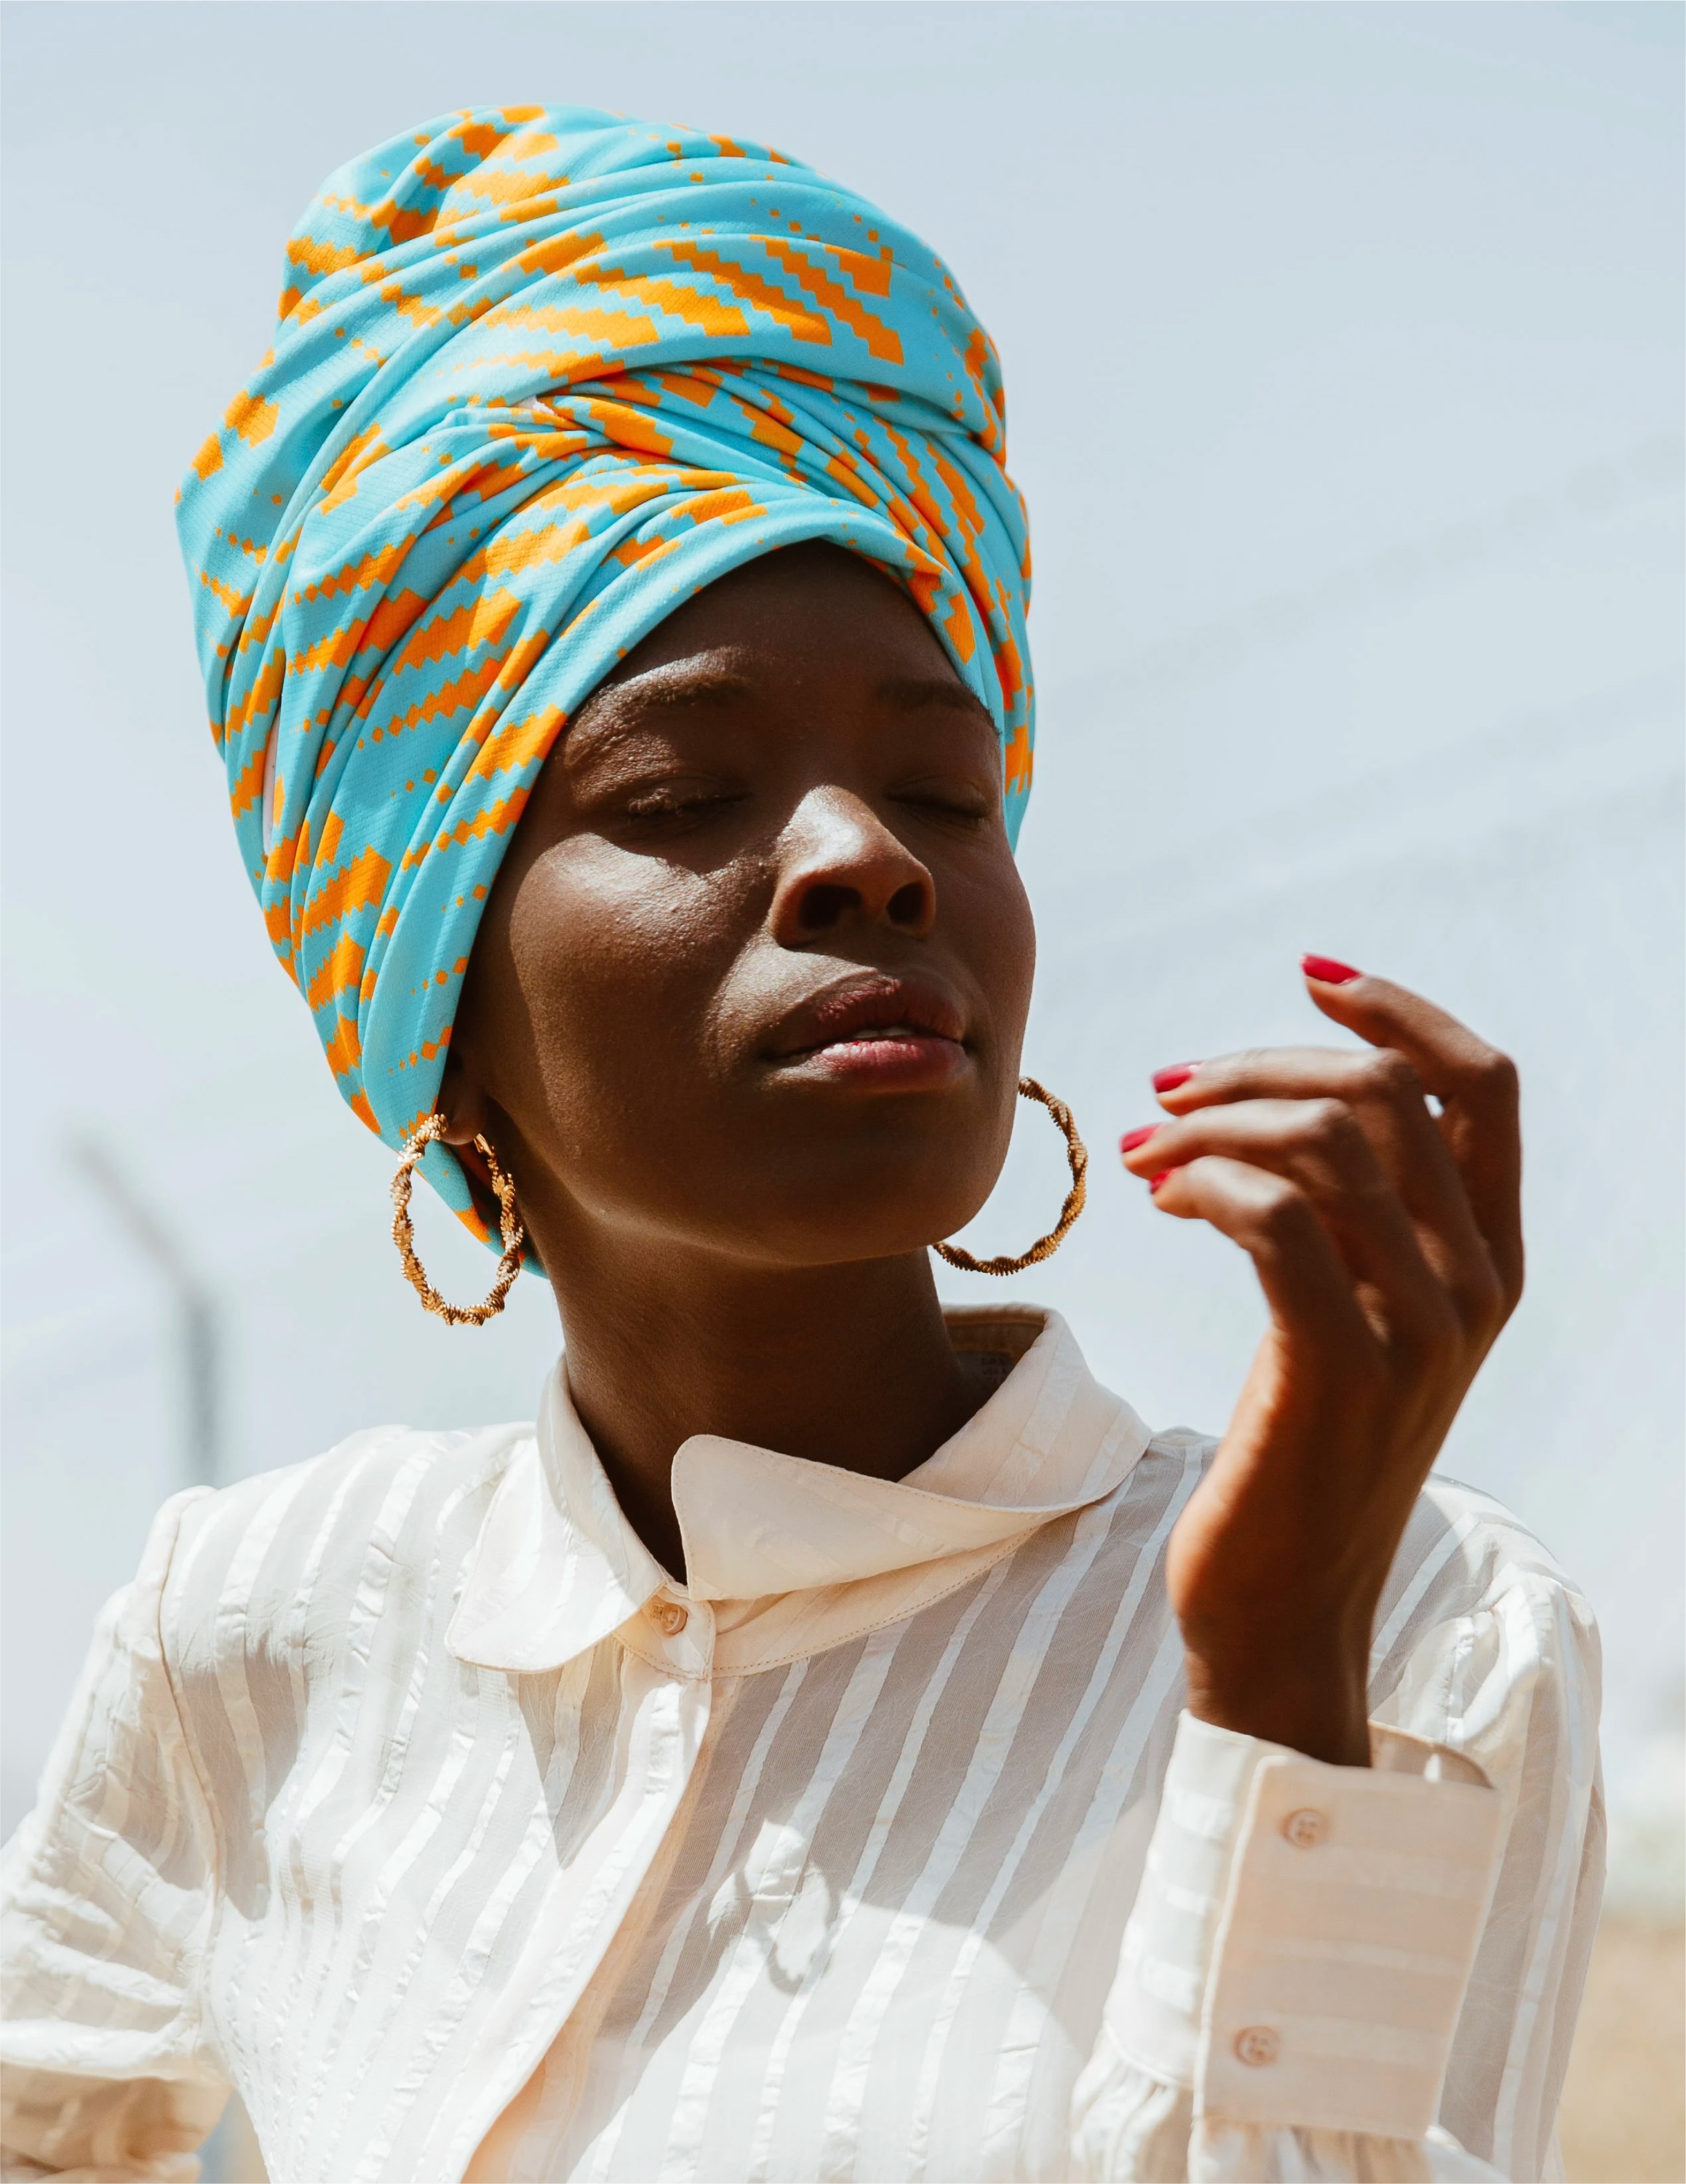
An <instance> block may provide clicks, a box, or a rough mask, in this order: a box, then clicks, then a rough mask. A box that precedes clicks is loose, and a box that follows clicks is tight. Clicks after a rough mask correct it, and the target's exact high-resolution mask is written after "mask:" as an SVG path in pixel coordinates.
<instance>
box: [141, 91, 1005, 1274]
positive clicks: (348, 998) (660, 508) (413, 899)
mask: <svg viewBox="0 0 1686 2184" xmlns="http://www.w3.org/2000/svg"><path fill="white" fill-rule="evenodd" d="M1005 447H1006V439H1005V427H1004V402H1003V397H1002V388H1001V376H1000V370H999V363H998V360H997V358H996V355H995V351H994V349H993V346H992V344H991V343H990V341H989V337H988V335H987V334H986V333H985V332H984V331H983V329H982V326H979V325H978V323H977V320H976V319H974V318H973V316H972V315H971V312H970V310H969V309H967V307H966V304H965V299H964V298H962V296H961V294H960V290H959V288H958V287H956V286H955V284H954V281H953V279H952V277H951V276H949V273H948V271H947V270H946V269H945V268H944V267H943V265H942V263H941V262H940V260H938V259H937V258H936V257H934V256H933V255H932V253H931V252H930V251H929V250H928V249H926V247H925V245H924V244H923V243H921V242H919V241H918V239H917V238H916V237H914V236H911V235H910V234H909V233H908V232H907V231H905V230H904V229H902V228H899V227H898V226H895V225H894V224H893V222H891V221H889V220H886V219H885V218H884V217H883V215H882V214H880V213H879V212H877V211H876V209H874V208H873V207H872V206H871V205H870V204H868V203H865V200H864V199H862V198H858V197H856V196H854V194H853V193H852V192H849V191H848V190H845V189H843V188H842V187H838V186H837V184H835V183H832V182H829V181H826V180H825V179H824V178H823V177H822V176H821V175H817V174H815V172H814V171H813V170H811V169H810V168H808V167H805V166H803V165H801V164H798V163H797V162H795V161H793V160H789V159H785V158H783V157H782V155H781V154H780V153H776V152H771V151H769V150H766V149H765V148H762V147H760V146H756V145H746V144H738V143H736V142H732V140H731V139H730V138H726V137H715V136H705V135H704V134H702V133H700V132H698V131H693V130H671V129H662V128H659V127H655V126H653V125H649V124H647V123H643V122H629V121H626V120H620V118H618V117H616V116H613V115H609V114H600V113H597V112H594V111H593V110H591V109H586V108H578V107H559V108H541V107H526V108H504V109H481V110H478V111H476V112H472V113H466V114H459V115H455V116H448V117H445V118H443V119H442V120H438V121H435V122H432V123H430V124H428V125H426V126H425V127H424V128H422V129H420V130H418V131H415V132H413V133H412V134H410V135H409V136H402V137H398V138H395V139H394V140H393V141H392V142H390V143H387V144H383V145H381V146H378V147H376V149H375V150H373V151H371V152H369V153H365V154H364V156H363V157H362V158H360V159H354V160H353V161H352V162H351V163H350V164H349V165H348V166H345V167H343V168H342V169H340V170H339V171H338V172H337V174H335V175H331V176H330V178H329V180H328V181H327V183H326V185H325V186H324V187H323V189H322V191H321V192H320V194H319V195H318V196H317V198H315V200H314V203H312V204H311V206H310V208H309V210H308V211H307V213H306V214H305V215H304V218H303V220H302V222H301V223H300V225H299V226H298V229H297V230H296V231H295V232H294V234H293V236H292V239H291V240H290V241H289V242H288V244H287V270H286V282H285V286H284V287H283V290H282V293H281V303H280V310H279V322H278V325H277V326H276V330H275V340H274V344H273V346H272V347H271V348H270V350H269V352H268V354H266V355H265V356H264V359H263V361H262V362H261V364H260V365H259V367H258V370H257V371H256V372H255V373H254V374H253V376H252V379H251V382H250V383H249V384H248V386H246V387H242V389H241V391H240V393H238V394H236V396H235V398H234V399H233V400H232V401H231V403H230V404H229V405H228V407H227V409H225V411H224V413H223V418H222V421H221V424H220V426H218V428H217V430H216V431H214V432H212V433H211V435H210V436H209V438H208V439H207V440H206V441H205V443H204V444H203V447H202V448H200V449H199V452H198V454H197V455H196V456H195V457H194V459H193V461H192V465H191V466H190V468H189V470H188V472H187V475H186V478H185V480H184V481H183V483H182V487H181V492H180V493H179V495H178V497H177V501H178V517H177V520H178V529H179V532H180V536H181V547H182V552H183V554H184V556H185V558H186V564H187V569H188V574H189V577H190V581H191V582H192V588H193V593H194V598H195V604H196V627H197V635H198V650H199V658H200V663H201V666H202V668H203V673H204V677H205V688H206V694H207V697H208V699H209V710H210V720H211V730H212V733H213V735H214V738H215V739H216V741H217V744H218V745H219V747H220V749H221V751H222V754H223V758H224V761H225V766H226V768H227V774H228V783H229V794H230V799H231V805H232V807H233V812H234V820H235V827H236V833H237V834H238V837H239V840H240V844H241V847H242V851H243V853H244V855H245V858H246V861H247V866H248V871H249V872H250V874H251V877H252V882H253V887H254V889H255V890H256V892H257V894H258V897H259V902H260V904H261V905H262V908H263V911H264V919H265V922H266V924H267V927H268V929H269V933H270V939H271V940H272V941H273V943H274V945H275V951H276V953H277V955H278V956H280V958H281V961H282V963H283V964H284V965H285V966H286V967H287V971H288V972H289V974H290V975H291V976H292V978H293V980H294V982H295V983H296V984H297V985H298V989H299V990H300V992H301V993H302V994H303V995H304V997H305V999H306V1000H307V1002H308V1003H309V1006H310V1009H311V1011H312V1012H313V1014H314V1018H315V1022H316V1028H317V1031H318V1034H319V1035H320V1038H321V1040H322V1045H323V1047H324V1050H325V1051H326V1054H327V1056H328V1059H329V1061H330V1063H331V1066H332V1067H333V1070H334V1073H335V1076H336V1078H337V1081H338V1083H339V1085H340V1089H341V1090H342V1093H343V1095H344V1096H345V1098H346V1100H348V1103H349V1104H350V1106H352V1108H353V1110H354V1111H355V1112H356V1113H357V1114H358V1115H359V1116H360V1117H362V1119H363V1121H364V1123H367V1124H368V1126H369V1128H370V1129H372V1130H375V1131H376V1132H377V1133H378V1134H379V1135H380V1136H381V1137H382V1138H383V1139H386V1140H387V1143H388V1144H390V1145H398V1144H400V1143H402V1141H403V1139H404V1138H405V1137H406V1136H408V1135H409V1133H410V1132H411V1131H412V1130H413V1129H414V1128H415V1126H416V1124H417V1123H419V1122H420V1120H421V1119H422V1118H423V1117H425V1116H426V1115H427V1114H428V1113H429V1112H431V1109H432V1106H433V1102H434V1099H435V1096H436V1095H437V1089H438V1084H439V1078H440V1075H441V1073H442V1069H443V1066H444V1054H445V1050H446V1047H447V1045H448V1041H449V1039H450V1035H451V1022H452V1017H453V1011H454V1008H455V1005H456V997H457V994H458V992H459V989H460V983H461V978H462V974H463V972H464V970H465V967H466V966H467V962H468V958H469V953H470V949H471V947H472V945H473V941H474V935H475V931H476V927H477V924H478V922H479V918H480V914H481V907H482V905H484V902H485V900H486V897H487V891H488V889H489V887H490V884H491V882H492V877H493V876H494V874H495V873H496V871H497V868H498V862H499V860H500V859H501V857H502V856H503V854H504V850H505V849H506V848H507V846H508V844H509V838H510V834H511V831H512V829H513V828H514V827H515V822H516V821H517V820H518V819H519V818H520V813H521V811H522V808H523V806H524V805H525V803H526V798H527V795H528V793H529V791H530V789H531V785H532V783H533V781H534V779H535V777H536V776H537V771H538V768H539V767H540V766H542V765H543V761H544V759H545V757H546V755H547V754H548V751H549V750H550V748H551V746H552V744H554V741H555V739H556V737H557V736H558V734H559V733H560V731H561V729H562V728H563V727H564V725H565V722H566V721H567V719H568V717H569V715H570V712H572V711H573V710H575V709H576V707H577V706H578V705H579V704H580V703H581V700H582V699H584V698H585V697H587V695H588V694H590V692H591V691H592V689H593V688H595V686H596V685H597V683H598V682H600V681H601V680H602V678H603V677H604V674H605V673H606V672H608V671H609V668H610V667H611V666H613V665H614V663H615V660H617V659H619V658H620V657H621V656H622V655H624V654H625V653H626V651H628V650H629V649H631V648H632V646H633V645H634V644H636V643H637V642H638V641H639V639H640V638H643V636H644V635H645V634H646V633H647V632H648V631H649V630H650V629H652V628H653V627H654V626H655V625H656V623H658V622H659V621H661V619H662V618H663V616H665V615H666V614H668V613H670V612H671V610H673V608H674V607H675V606H676V605H677V604H679V603H680V601H682V599H687V598H688V597H689V596H690V595H691V594H692V593H694V592H696V591H697V590H698V589H699V588H701V587H702V586H703V585H704V584H706V583H709V582H712V581H713V580H714V579H715V578H716V577H720V576H722V575H724V574H725V573H726V571H727V570H729V569H731V568H733V567H735V566H737V565H738V564H739V563H741V562H743V561H746V560H751V559H753V558H754V556H756V555H757V554H765V553H767V552H769V551H771V550H772V549H775V548H776V547H778V546H781V545H785V544H789V543H794V542H795V541H797V540H798V539H804V538H826V539H831V540H833V541H834V542H835V543H837V544H839V545H842V546H844V547H847V548H849V549H851V550H853V551H854V552H856V553H859V554H863V555H865V556H866V557H867V558H868V559H870V560H873V561H875V562H876V563H878V564H879V565H882V567H883V568H885V569H886V570H887V571H889V573H890V574H891V575H892V576H893V577H895V578H896V579H897V580H898V581H899V582H901V583H902V584H903V585H904V586H905V588H907V590H908V591H909V592H910V594H911V596H912V597H913V598H914V599H915V600H916V601H917V603H918V604H919V606H920V607H921V610H923V612H924V613H925V614H926V616H928V617H929V619H930V621H931V622H932V626H933V627H934V628H935V629H936V631H937V632H938V635H939V636H940V638H942V641H943V643H944V644H945V646H946V647H947V648H948V650H949V655H950V656H951V657H952V658H953V660H954V664H955V666H956V667H957V668H958V670H959V671H960V673H961V674H962V675H963V676H964V677H965V679H966V681H967V682H968V683H969V684H970V686H971V688H972V689H973V690H975V691H976V692H977V695H978V697H979V698H980V699H982V701H983V703H984V704H985V705H987V706H988V709H989V711H990V713H991V715H992V716H993V719H994V721H995V722H996V725H997V727H998V730H999V733H1000V736H1001V741H1002V749H1003V762H1004V768H1005V774H1006V783H1007V790H1008V806H1009V824H1010V828H1011V829H1012V831H1013V832H1014V833H1016V831H1017V824H1018V820H1019V817H1020V815H1021V811H1022V808H1023V805H1024V800H1025V798H1026V795H1027V793H1028V790H1029V788H1030V777H1031V747H1032V727H1033V698H1032V683H1031V673H1030V660H1029V654H1028V649H1027V643H1026V636H1025V611H1026V606H1027V600H1028V596H1029V582H1030V562H1029V546H1028V534H1027V526H1026V521H1025V514H1024V508H1023V504H1022V502H1021V499H1020V497H1019V495H1018V493H1017V492H1016V491H1015V487H1013V485H1012V482H1011V481H1010V479H1009V477H1008V476H1007V474H1006V471H1005V469H1004V457H1005ZM423 1173H425V1174H426V1175H427V1176H428V1178H429V1179H430V1180H431V1182H432V1183H433V1184H434V1185H435V1187H436V1188H437V1190H440V1191H441V1192H442V1195H444V1197H445V1198H446V1199H447V1201H448V1202H449V1203H450V1204H451V1205H452V1206H453V1209H454V1210H455V1211H457V1212H459V1214H460V1215H461V1216H462V1217H463V1218H464V1219H465V1221H467V1222H468V1223H470V1226H471V1227H472V1228H473V1229H475V1231H476V1234H480V1235H481V1236H482V1237H485V1238H487V1240H488V1241H492V1238H491V1236H490V1234H489V1231H488V1229H487V1223H486V1222H485V1220H484V1218H483V1217H482V1216H481V1212H479V1210H478V1209H477V1208H476V1206H475V1203H474V1201H473V1199H472V1197H471V1196H470V1192H469V1189H468V1185H467V1182H466V1179H465V1177H464V1175H463V1173H462V1171H461V1169H460V1168H459V1167H458V1165H457V1162H456V1161H455V1158H454V1156H453V1155H452V1154H451V1153H450V1152H449V1151H448V1148H446V1147H444V1146H442V1145H432V1146H430V1147H429V1149H428V1152H427V1155H426V1160H425V1162H424V1163H423ZM494 1247H495V1245H494Z"/></svg>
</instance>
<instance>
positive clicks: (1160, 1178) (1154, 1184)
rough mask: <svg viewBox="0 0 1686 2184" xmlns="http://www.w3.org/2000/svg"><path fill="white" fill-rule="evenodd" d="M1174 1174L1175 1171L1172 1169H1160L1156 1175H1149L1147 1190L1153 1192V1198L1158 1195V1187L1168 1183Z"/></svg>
mask: <svg viewBox="0 0 1686 2184" xmlns="http://www.w3.org/2000/svg"><path fill="white" fill-rule="evenodd" d="M1176 1173H1177V1171H1176V1169H1175V1168H1174V1167H1167V1168H1162V1169H1161V1170H1160V1173H1158V1174H1157V1175H1150V1176H1149V1178H1148V1189H1149V1190H1150V1191H1152V1192H1153V1194H1154V1195H1155V1197H1157V1196H1158V1195H1159V1187H1160V1184H1162V1183H1169V1182H1170V1180H1171V1177H1172V1176H1174V1175H1175V1174H1176Z"/></svg>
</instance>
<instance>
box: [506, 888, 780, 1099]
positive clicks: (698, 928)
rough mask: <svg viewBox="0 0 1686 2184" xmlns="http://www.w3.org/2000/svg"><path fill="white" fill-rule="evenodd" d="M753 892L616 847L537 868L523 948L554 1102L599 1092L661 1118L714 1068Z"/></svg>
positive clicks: (524, 908) (520, 940) (539, 1058)
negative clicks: (719, 1025)
mask: <svg viewBox="0 0 1686 2184" xmlns="http://www.w3.org/2000/svg"><path fill="white" fill-rule="evenodd" d="M744 893H745V889H744V888H743V885H742V883H740V882H737V881H736V880H735V879H734V877H733V876H732V875H731V874H729V873H726V874H723V873H720V872H712V873H709V874H705V875H698V874H696V873H693V872H687V871H685V870H684V869H683V868H682V867H677V866H672V865H669V864H665V863H664V862H662V861H659V860H658V859H654V858H647V857H635V856H630V855H626V853H624V852H621V851H617V850H614V849H612V848H609V847H608V846H607V845H595V846H594V848H593V851H592V852H591V853H590V854H574V855H566V856H563V855H553V856H552V857H550V858H547V859H543V860H541V861H540V862H539V863H538V864H537V865H536V866H534V867H533V869H532V871H531V872H530V873H529V874H528V875H527V877H526V880H525V882H524V883H523V885H522V887H521V889H520V895H519V897H518V899H517V900H516V903H515V906H514V911H513V914H512V917H511V920H510V927H509V953H510V960H511V967H512V969H513V972H514V974H515V981H516V983H517V986H518V988H519V991H520V1008H521V1011H522V1013H523V1014H524V1015H525V1017H526V1020H527V1022H528V1023H529V1024H530V1025H531V1029H532V1039H533V1059H534V1061H536V1063H537V1067H538V1071H539V1073H540V1075H541V1077H542V1078H543V1081H544V1091H545V1094H546V1095H548V1096H547V1097H546V1099H545V1104H546V1105H547V1106H553V1107H554V1106H556V1104H557V1102H558V1100H559V1098H560V1099H565V1100H579V1099H580V1098H581V1097H582V1096H584V1097H587V1098H589V1097H591V1096H592V1095H593V1092H594V1093H595V1094H597V1095H604V1096H607V1097H608V1098H609V1099H611V1100H614V1101H615V1103H616V1104H617V1105H618V1106H621V1107H622V1109H623V1110H624V1109H625V1108H626V1106H629V1105H630V1106H636V1107H638V1108H642V1109H643V1110H645V1111H646V1112H647V1111H648V1108H649V1107H650V1106H651V1105H652V1104H654V1105H657V1106H662V1105H665V1104H667V1099H666V1096H665V1095H671V1094H674V1093H676V1092H678V1091H680V1090H681V1089H682V1088H683V1087H685V1086H687V1085H691V1086H694V1085H695V1084H696V1082H697V1080H698V1077H699V1075H702V1074H704V1073H706V1069H707V1063H708V1054H709V1037H708V1026H709V1021H710V1017H711V1014H712V1011H713V1008H714V1005H715V997H716V995H718V993H719V990H720V988H721V983H722V982H723V980H724V979H725V978H726V976H727V974H728V972H729V971H730V968H731V966H732V962H733V961H734V960H735V958H736V956H737V952H738V949H737V933H738V928H739V926H740V925H741V924H742V923H743V919H744V917H745V916H747V915H748V911H747V910H746V909H745V907H744V905H743V904H742V902H741V901H740V900H739V899H740V897H742V896H743V894H744ZM749 922H750V923H751V924H752V925H753V923H754V920H753V917H751V918H750V920H749Z"/></svg>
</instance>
